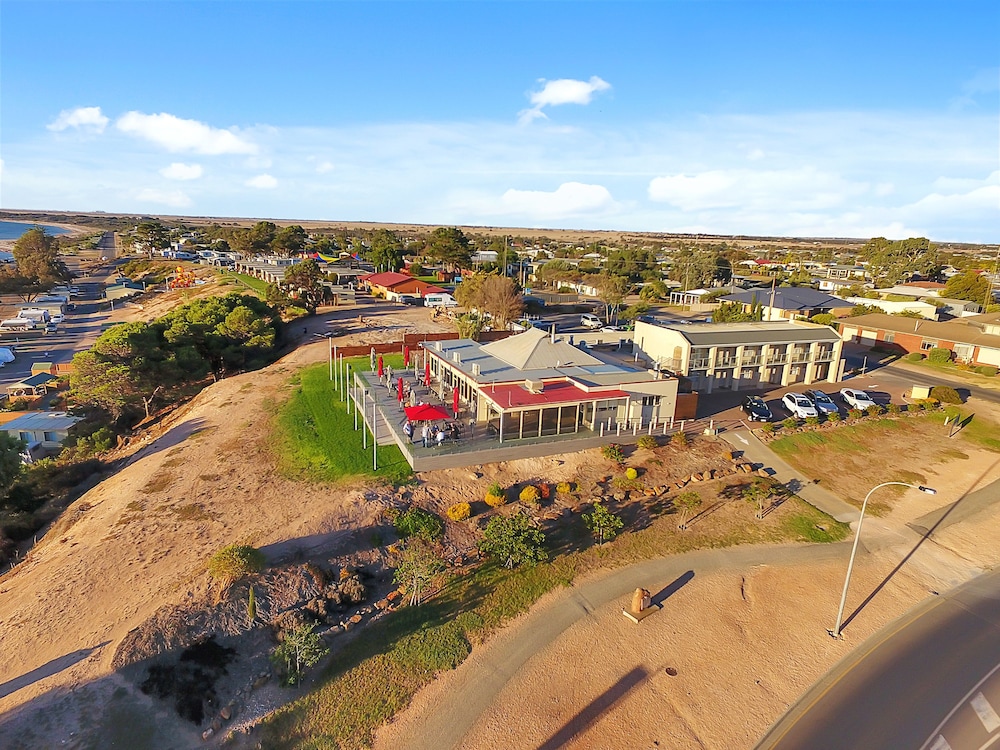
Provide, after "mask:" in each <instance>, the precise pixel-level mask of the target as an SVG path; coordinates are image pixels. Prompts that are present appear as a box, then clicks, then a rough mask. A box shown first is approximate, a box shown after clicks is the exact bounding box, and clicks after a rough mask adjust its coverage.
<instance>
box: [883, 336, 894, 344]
mask: <svg viewBox="0 0 1000 750" xmlns="http://www.w3.org/2000/svg"><path fill="white" fill-rule="evenodd" d="M882 340H883V341H884V342H885V343H887V344H891V343H892V342H893V341H895V340H896V334H895V333H887V334H886V335H885V338H884V339H882Z"/></svg>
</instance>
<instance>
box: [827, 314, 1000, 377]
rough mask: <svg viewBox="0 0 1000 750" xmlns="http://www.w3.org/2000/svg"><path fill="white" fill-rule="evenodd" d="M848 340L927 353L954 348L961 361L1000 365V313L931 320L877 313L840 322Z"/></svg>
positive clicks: (841, 330)
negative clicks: (932, 350) (933, 350)
mask: <svg viewBox="0 0 1000 750" xmlns="http://www.w3.org/2000/svg"><path fill="white" fill-rule="evenodd" d="M838 327H839V329H840V335H841V337H842V338H843V340H844V341H851V342H854V343H858V344H862V345H865V346H870V347H874V346H883V347H886V346H889V347H892V348H895V349H897V350H899V351H903V352H907V353H912V352H923V353H925V354H926V353H927V352H928V351H930V350H931V349H950V350H951V351H952V352H953V356H954V358H955V359H956V360H958V361H960V362H968V363H970V364H974V365H997V366H1000V313H992V314H989V315H974V316H971V317H966V318H960V319H958V320H946V321H930V320H916V319H913V318H901V317H898V316H893V315H883V314H880V313H876V314H873V315H860V316H858V317H856V318H845V319H844V320H841V321H838Z"/></svg>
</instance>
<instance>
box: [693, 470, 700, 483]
mask: <svg viewBox="0 0 1000 750" xmlns="http://www.w3.org/2000/svg"><path fill="white" fill-rule="evenodd" d="M691 481H692V482H700V481H701V472H695V473H694V474H692V475H691Z"/></svg>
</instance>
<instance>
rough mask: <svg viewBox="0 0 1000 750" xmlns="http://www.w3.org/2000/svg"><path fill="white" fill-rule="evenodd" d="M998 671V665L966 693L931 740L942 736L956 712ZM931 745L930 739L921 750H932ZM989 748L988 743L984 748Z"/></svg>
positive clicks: (999, 665)
mask: <svg viewBox="0 0 1000 750" xmlns="http://www.w3.org/2000/svg"><path fill="white" fill-rule="evenodd" d="M998 669H1000V664H997V665H996V666H995V667H993V669H991V670H990V671H989V674H987V675H986V676H985V677H984V678H983V679H981V680H980V681H979V682H977V683H976V684H975V685H973V687H972V690H970V691H969V692H968V693H966V694H965V697H964V698H962V700H960V701H959V702H958V704H957V705H956V706H955V707H954V708H953V709H951V711H949V712H948V715H947V716H945V717H944V720H943V721H942V722H941V723H940V724H938V725H937V728H936V729H935V730H934V732H933V734H931V738H933V737H934V736H935V735H939V734H940V732H941V729H942V728H943V727H944V725H945V724H947V723H948V722H949V721H950V720H951V717H952V716H954V715H955V712H956V711H958V709H960V708H961V707H962V706H964V705H965V702H966V701H967V700H969V698H971V697H972V696H973V695H975V694H976V693H978V692H979V688H980V687H981V686H982V684H983V683H984V682H986V681H987V680H988V679H990V677H992V676H993V675H994V674H995V673H996V671H997V670H998ZM993 739H994V740H995V739H1000V738H997V737H994V738H993ZM990 742H991V743H992V742H993V740H990ZM930 744H931V739H928V740H927V742H925V743H924V744H923V746H922V747H921V750H930ZM988 746H989V743H987V745H984V747H988Z"/></svg>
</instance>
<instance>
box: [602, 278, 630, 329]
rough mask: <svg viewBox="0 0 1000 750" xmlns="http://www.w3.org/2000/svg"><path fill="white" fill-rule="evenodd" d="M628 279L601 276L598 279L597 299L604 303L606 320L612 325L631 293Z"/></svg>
mask: <svg viewBox="0 0 1000 750" xmlns="http://www.w3.org/2000/svg"><path fill="white" fill-rule="evenodd" d="M629 287H630V285H629V282H628V279H627V278H625V277H624V276H615V275H612V274H601V275H600V276H599V277H598V279H597V298H598V299H599V300H600V301H601V302H603V303H604V315H605V319H606V320H607V321H608V322H609V323H610V322H611V321H612V320H614V319H616V318H617V317H618V310H619V308H621V306H622V302H624V301H625V296H626V295H627V294H628V291H629Z"/></svg>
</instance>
